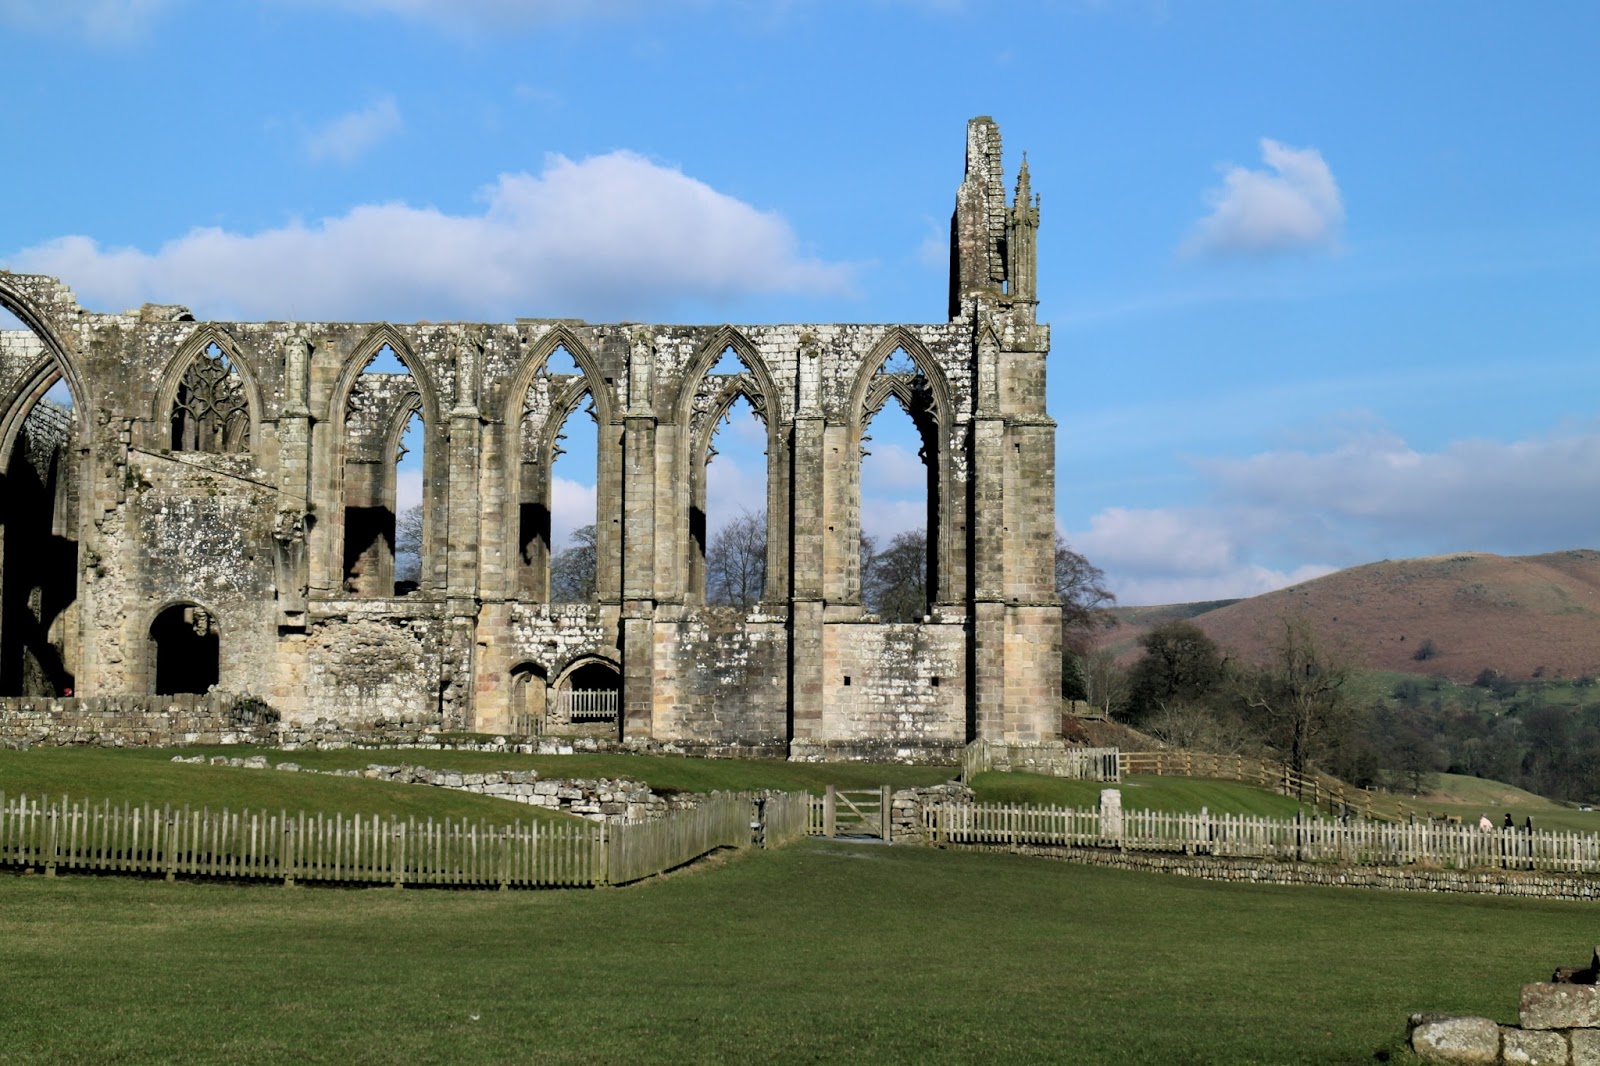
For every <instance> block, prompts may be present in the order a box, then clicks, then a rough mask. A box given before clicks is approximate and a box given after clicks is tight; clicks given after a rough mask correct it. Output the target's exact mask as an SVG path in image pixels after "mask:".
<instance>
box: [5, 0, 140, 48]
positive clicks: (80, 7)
mask: <svg viewBox="0 0 1600 1066" xmlns="http://www.w3.org/2000/svg"><path fill="white" fill-rule="evenodd" d="M168 3H169V0H0V24H4V25H7V26H11V27H13V28H16V29H20V30H27V31H31V32H35V33H41V32H42V33H68V34H74V35H82V36H84V37H87V38H88V39H89V40H91V41H93V42H95V43H97V44H123V43H126V42H128V41H130V40H133V39H136V38H138V37H139V36H141V35H142V34H143V33H144V31H145V29H146V28H147V27H148V26H149V24H150V22H151V20H153V19H154V18H155V16H156V15H157V14H159V13H160V12H161V10H162V9H163V8H165V7H167V6H168Z"/></svg>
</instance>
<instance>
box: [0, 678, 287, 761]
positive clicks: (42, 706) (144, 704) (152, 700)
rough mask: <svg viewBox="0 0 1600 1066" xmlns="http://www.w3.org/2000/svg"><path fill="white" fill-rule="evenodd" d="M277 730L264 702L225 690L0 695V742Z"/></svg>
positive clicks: (250, 734) (208, 739) (144, 742)
mask: <svg viewBox="0 0 1600 1066" xmlns="http://www.w3.org/2000/svg"><path fill="white" fill-rule="evenodd" d="M277 730H278V716H277V714H276V712H274V711H273V710H272V709H271V708H269V707H268V706H267V705H266V704H265V703H263V702H261V701H260V700H257V699H253V698H251V697H248V696H235V695H232V694H229V693H223V692H210V693H207V694H205V695H176V696H67V697H60V698H54V699H52V698H47V697H29V696H13V697H6V698H4V699H0V748H27V747H34V746H39V747H71V746H95V747H107V748H123V747H127V748H148V747H178V746H183V745H188V744H269V743H272V742H273V740H274V739H275V738H276V737H277Z"/></svg>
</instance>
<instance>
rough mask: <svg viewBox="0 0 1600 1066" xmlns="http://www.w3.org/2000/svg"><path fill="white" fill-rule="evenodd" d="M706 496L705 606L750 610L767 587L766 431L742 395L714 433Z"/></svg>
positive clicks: (761, 597)
mask: <svg viewBox="0 0 1600 1066" xmlns="http://www.w3.org/2000/svg"><path fill="white" fill-rule="evenodd" d="M718 445H721V447H720V448H719V447H718ZM705 493H706V508H705V513H706V524H707V525H708V526H709V527H710V528H711V530H712V533H711V538H710V544H709V546H708V547H704V551H705V595H706V602H707V603H709V604H714V605H718V606H727V607H739V608H742V609H744V610H749V609H750V608H752V607H754V606H755V605H756V604H758V603H760V602H761V600H762V599H763V598H764V596H765V593H766V584H767V426H766V423H765V422H763V421H762V420H761V419H760V418H759V417H758V416H757V415H756V412H755V408H754V407H753V406H752V405H751V403H750V401H749V399H748V398H747V397H745V396H744V395H742V394H741V395H740V396H738V397H736V398H735V399H734V401H733V403H731V404H729V405H728V409H727V410H726V411H725V412H724V414H723V416H722V418H721V419H720V420H718V423H717V426H716V428H715V429H714V430H713V431H712V436H711V441H710V442H709V444H708V446H707V448H706V467H705ZM703 545H704V542H703V541H702V542H701V543H700V544H697V548H699V547H702V546H703Z"/></svg>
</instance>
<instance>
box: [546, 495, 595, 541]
mask: <svg viewBox="0 0 1600 1066" xmlns="http://www.w3.org/2000/svg"><path fill="white" fill-rule="evenodd" d="M596 503H597V499H596V494H595V487H594V486H593V485H585V484H583V483H581V482H578V481H569V480H568V479H566V478H564V477H552V478H551V479H550V544H551V546H552V547H553V548H554V549H555V550H556V551H560V550H562V549H563V548H566V547H569V546H570V544H571V541H572V531H573V530H574V529H577V528H578V527H579V526H592V525H594V518H595V506H596Z"/></svg>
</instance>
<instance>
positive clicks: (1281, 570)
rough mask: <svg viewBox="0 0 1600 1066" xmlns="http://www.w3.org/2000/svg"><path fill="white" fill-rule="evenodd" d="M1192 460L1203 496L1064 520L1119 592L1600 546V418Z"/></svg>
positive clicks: (1255, 585)
mask: <svg viewBox="0 0 1600 1066" xmlns="http://www.w3.org/2000/svg"><path fill="white" fill-rule="evenodd" d="M1196 466H1197V469H1198V471H1199V472H1200V474H1201V475H1202V477H1203V478H1204V479H1205V480H1206V482H1207V484H1208V486H1209V489H1210V499H1209V500H1208V501H1207V502H1205V503H1202V504H1197V505H1193V506H1188V507H1172V508H1152V509H1133V508H1123V507H1109V508H1106V509H1105V510H1103V511H1101V512H1100V513H1098V514H1096V515H1095V516H1093V518H1091V519H1090V522H1089V528H1088V529H1087V530H1083V531H1081V532H1070V533H1069V539H1070V540H1071V541H1072V543H1073V545H1074V546H1075V547H1076V548H1077V549H1078V550H1080V551H1082V552H1083V554H1084V555H1085V556H1086V557H1087V558H1088V559H1089V560H1090V561H1091V562H1093V563H1094V564H1095V565H1096V566H1099V567H1101V568H1102V569H1103V570H1104V571H1105V572H1106V576H1107V580H1108V583H1109V585H1110V587H1111V589H1112V591H1113V592H1115V593H1116V594H1117V596H1118V599H1119V600H1120V601H1121V602H1122V603H1125V604H1142V603H1172V602H1182V601H1187V600H1194V599H1223V598H1231V597H1238V596H1251V595H1255V594H1257V593H1260V592H1266V591H1270V590H1271V589H1274V588H1281V587H1283V586H1286V585H1292V584H1296V583H1298V582H1301V581H1306V580H1309V579H1310V578H1313V577H1317V576H1320V575H1321V574H1324V573H1329V572H1331V571H1333V570H1334V569H1338V568H1340V567H1345V566H1354V565H1358V564H1360V563H1366V562H1373V561H1375V560H1378V559H1382V558H1407V557H1413V556H1423V555H1437V554H1443V553H1446V552H1455V551H1487V552H1494V553H1497V554H1502V555H1525V554H1536V553H1540V552H1549V551H1559V550H1563V549H1567V548H1583V547H1597V546H1600V543H1597V542H1596V539H1595V538H1596V530H1597V529H1600V427H1583V428H1574V429H1566V430H1562V431H1560V432H1556V433H1552V434H1550V435H1548V436H1545V437H1540V438H1533V439H1527V440H1519V441H1495V440H1487V439H1466V440H1457V441H1452V442H1450V443H1448V444H1446V445H1445V446H1443V447H1441V448H1439V449H1438V450H1435V451H1423V450H1419V449H1417V448H1415V447H1412V446H1411V445H1409V444H1407V443H1406V442H1405V441H1404V440H1403V439H1401V438H1400V437H1398V436H1396V435H1395V434H1393V433H1389V432H1385V431H1382V430H1381V429H1380V430H1372V429H1367V430H1363V431H1360V432H1355V433H1352V434H1350V435H1349V436H1347V437H1346V438H1345V439H1343V440H1340V441H1337V442H1335V443H1334V444H1332V445H1330V446H1328V447H1325V448H1322V449H1320V450H1278V451H1270V452H1262V453H1259V454H1256V455H1252V456H1248V457H1245V458H1241V459H1210V460H1204V461H1201V462H1199V463H1197V464H1196ZM1307 560H1311V561H1307Z"/></svg>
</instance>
